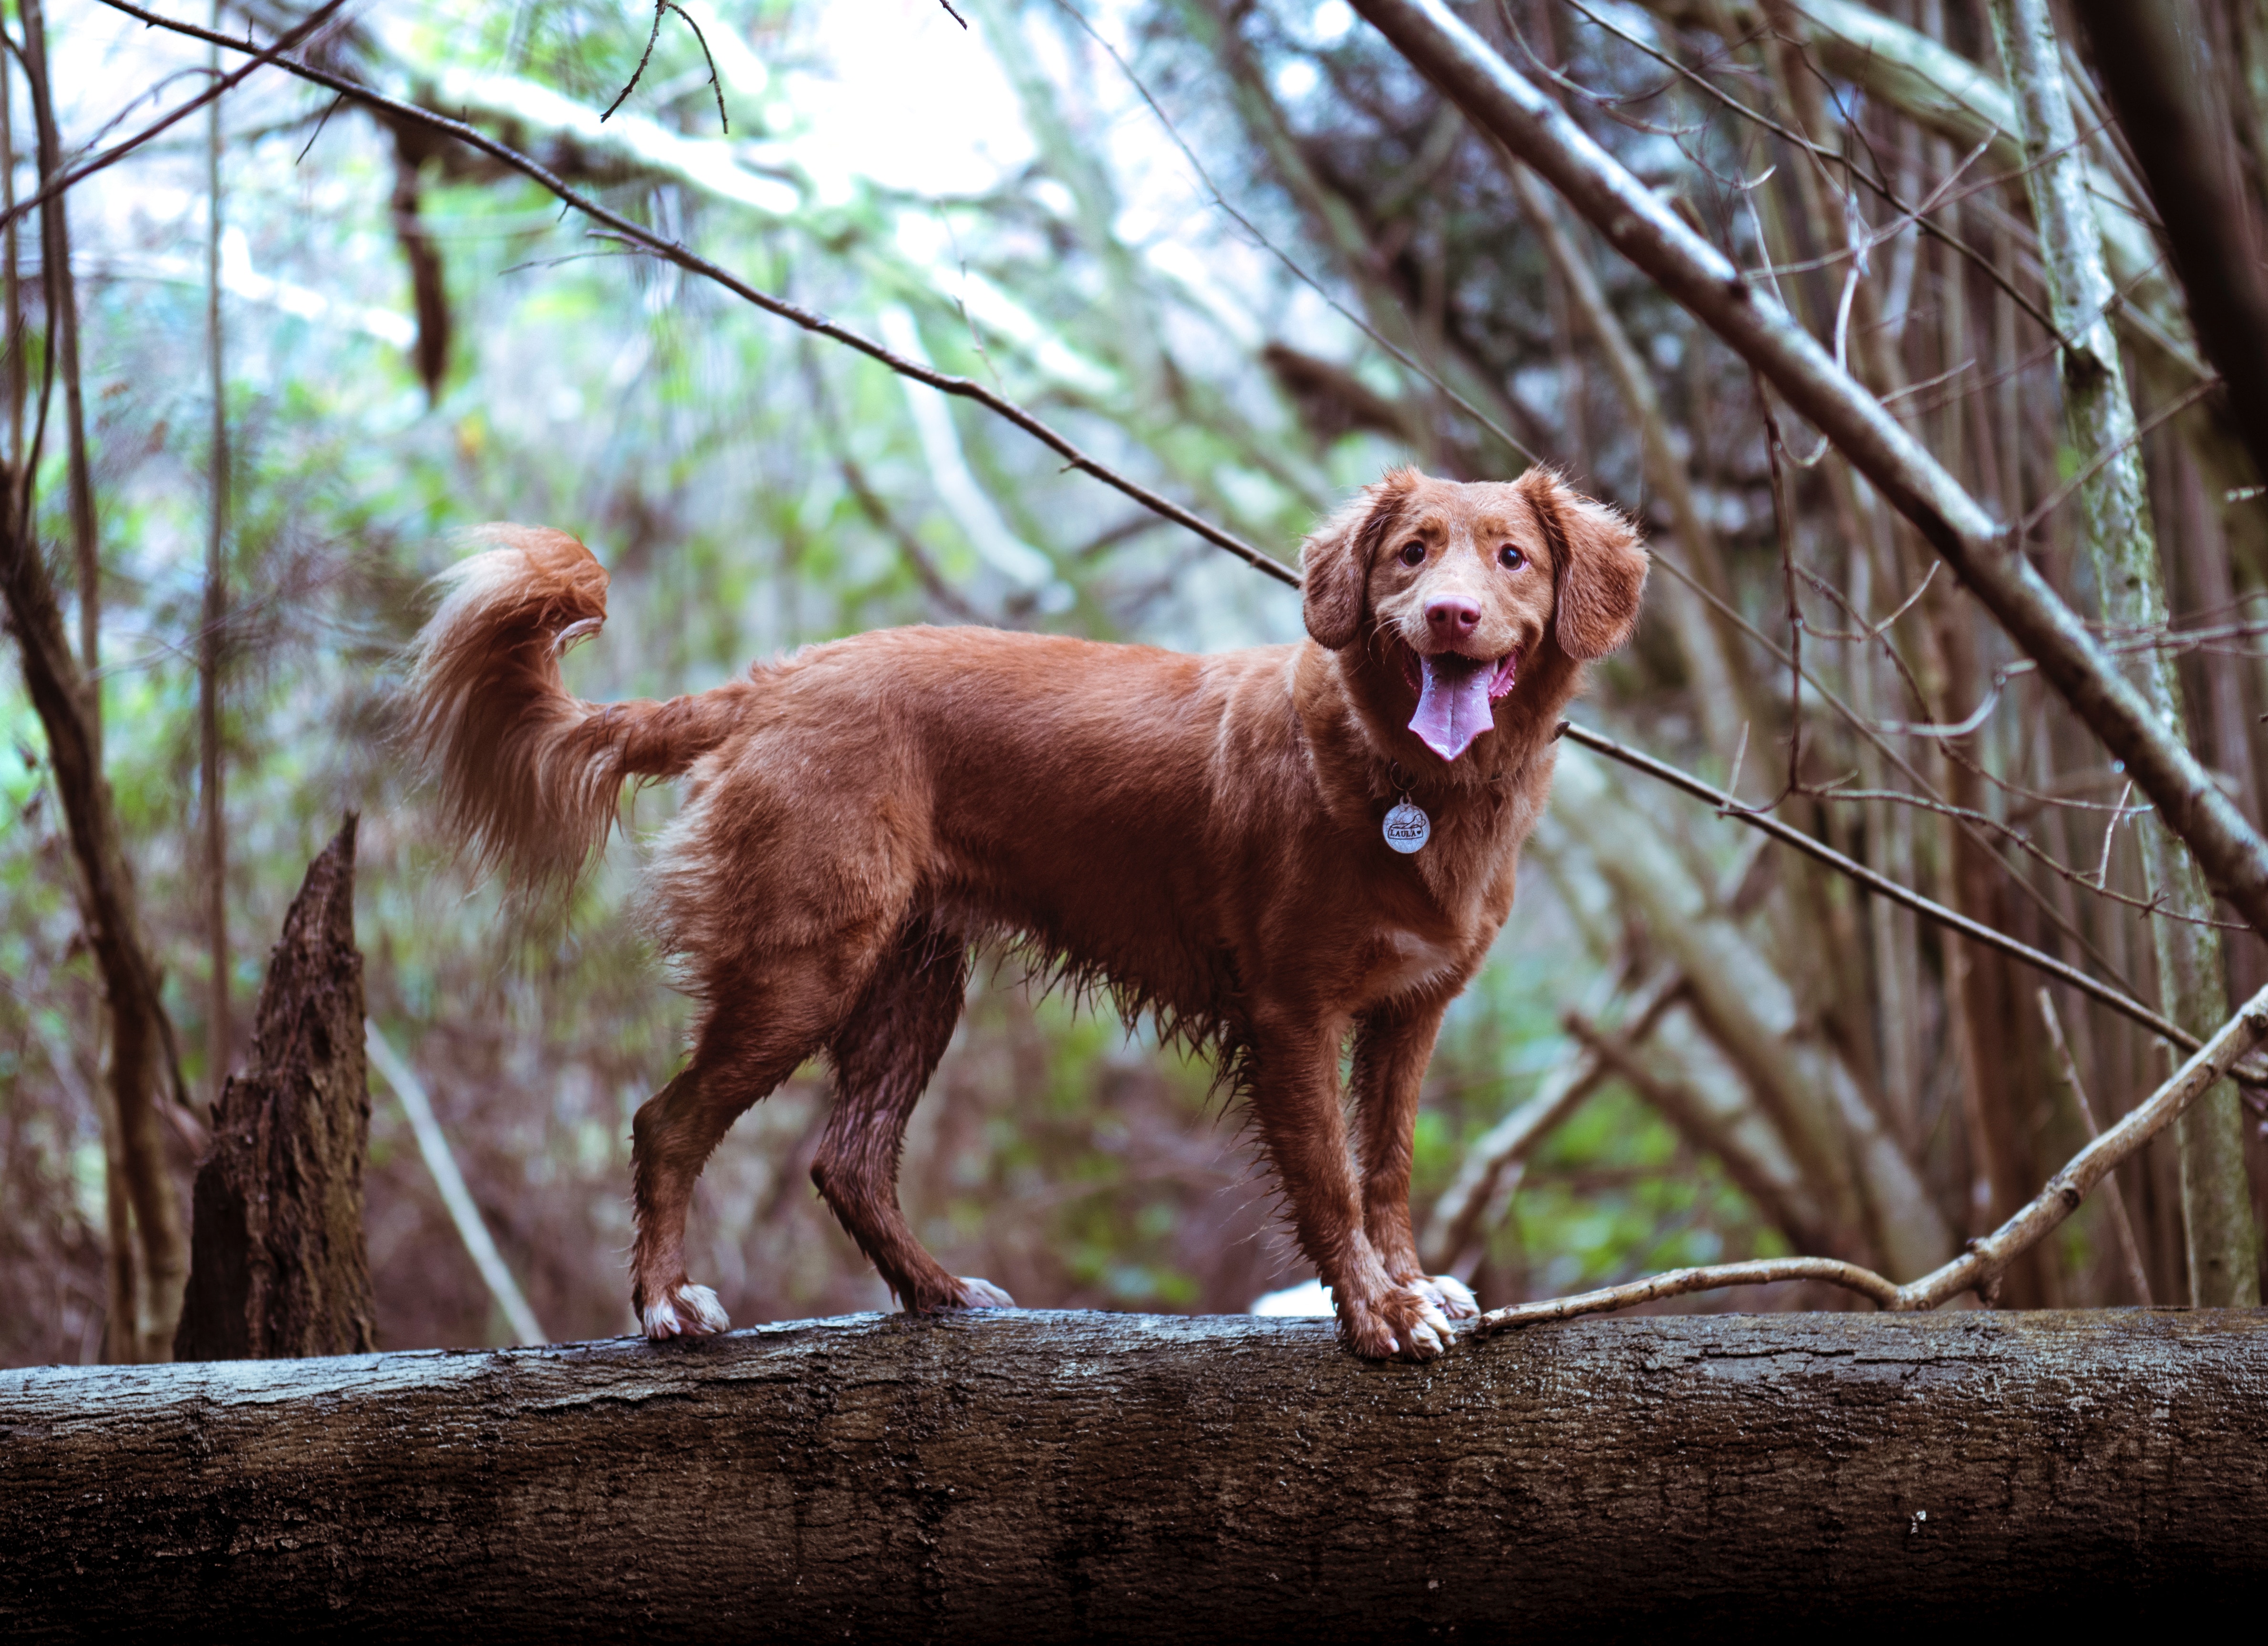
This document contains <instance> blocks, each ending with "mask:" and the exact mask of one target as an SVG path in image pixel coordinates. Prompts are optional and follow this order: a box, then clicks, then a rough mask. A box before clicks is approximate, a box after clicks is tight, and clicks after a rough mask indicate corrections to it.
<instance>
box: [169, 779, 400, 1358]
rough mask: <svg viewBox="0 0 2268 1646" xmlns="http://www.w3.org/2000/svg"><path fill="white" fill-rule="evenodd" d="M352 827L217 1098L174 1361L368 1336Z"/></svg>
mask: <svg viewBox="0 0 2268 1646" xmlns="http://www.w3.org/2000/svg"><path fill="white" fill-rule="evenodd" d="M355 825H356V818H355V816H354V814H353V813H351V812H350V813H348V815H347V819H346V822H345V823H344V825H343V826H342V827H341V828H340V830H339V832H338V834H337V835H336V836H335V837H334V838H333V840H332V841H331V843H330V844H329V845H328V846H327V847H325V848H324V849H323V850H322V852H321V854H320V856H317V857H316V859H315V861H314V862H313V863H310V864H309V865H308V867H307V876H306V880H305V881H303V882H302V883H301V885H300V887H299V895H298V897H297V898H296V899H294V900H292V904H291V913H289V914H288V915H285V916H284V935H283V937H281V938H280V939H278V940H277V942H276V947H275V949H274V950H273V951H272V952H270V953H269V958H268V979H267V981H266V982H265V983H264V984H262V985H261V990H260V1013H259V1019H258V1022H257V1024H256V1025H255V1027H254V1032H253V1044H252V1057H251V1060H250V1062H249V1064H248V1066H247V1068H246V1069H245V1071H244V1072H243V1073H242V1074H240V1075H235V1076H232V1077H230V1079H229V1082H228V1084H227V1085H226V1087H225V1088H224V1089H223V1091H222V1092H221V1098H220V1102H219V1103H218V1105H217V1106H216V1107H215V1109H214V1112H213V1116H212V1145H211V1147H210V1149H209V1150H207V1151H206V1154H205V1157H204V1161H203V1164H202V1165H199V1166H198V1168H197V1180H196V1188H195V1194H194V1197H193V1200H192V1202H191V1209H190V1226H189V1243H190V1249H189V1286H188V1296H187V1297H186V1298H185V1299H184V1300H183V1303H182V1307H181V1323H180V1328H179V1329H178V1330H177V1331H176V1332H175V1333H174V1334H173V1358H174V1359H176V1360H274V1359H288V1358H295V1357H298V1356H309V1355H350V1354H356V1353H360V1352H364V1351H367V1350H368V1349H370V1348H372V1347H373V1345H374V1343H375V1339H374V1338H373V1336H372V1326H371V1291H370V1260H369V1254H368V1247H367V1246H366V1244H365V1239H364V1235H363V1199H362V1178H363V1162H364V1160H365V1157H367V1156H368V1155H369V1153H370V1075H369V1070H368V1068H367V1067H366V1065H365V1062H364V1054H363V995H362V955H361V953H360V952H359V951H357V949H356V947H355V940H354V858H355Z"/></svg>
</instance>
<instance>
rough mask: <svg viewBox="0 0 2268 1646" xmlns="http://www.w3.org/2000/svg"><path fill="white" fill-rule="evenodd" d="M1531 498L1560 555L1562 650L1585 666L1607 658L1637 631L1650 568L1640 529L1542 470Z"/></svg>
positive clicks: (1557, 623)
mask: <svg viewBox="0 0 2268 1646" xmlns="http://www.w3.org/2000/svg"><path fill="white" fill-rule="evenodd" d="M1528 496H1530V497H1531V498H1532V499H1533V500H1534V501H1535V509H1536V512H1537V513H1539V514H1541V515H1542V516H1543V520H1544V525H1545V527H1546V529H1547V530H1549V531H1550V534H1551V538H1552V541H1553V543H1554V544H1555V546H1556V547H1557V548H1558V550H1559V554H1558V556H1557V558H1558V561H1559V565H1558V576H1557V585H1558V586H1557V606H1556V609H1555V612H1554V614H1553V618H1552V626H1553V629H1554V631H1555V633H1556V634H1557V637H1558V641H1559V650H1562V651H1564V652H1565V653H1566V654H1567V655H1568V656H1569V657H1571V658H1580V660H1582V661H1584V662H1586V663H1587V662H1590V661H1591V660H1592V659H1594V658H1603V657H1605V656H1606V655H1607V654H1608V653H1609V652H1610V651H1613V650H1616V649H1617V648H1618V647H1620V646H1621V645H1622V643H1624V641H1626V640H1628V639H1629V638H1630V637H1631V630H1632V629H1633V628H1637V627H1638V599H1639V597H1640V596H1641V595H1643V594H1644V593H1645V592H1646V549H1645V547H1644V546H1643V545H1641V544H1640V543H1639V541H1638V529H1637V528H1636V527H1635V526H1633V525H1631V522H1630V520H1629V518H1628V517H1626V516H1625V515H1624V514H1623V513H1622V511H1619V510H1616V509H1610V508H1609V507H1607V505H1606V504H1604V503H1594V502H1593V501H1592V500H1591V499H1590V498H1588V497H1586V496H1581V495H1580V493H1577V492H1574V491H1571V490H1569V489H1567V487H1565V485H1563V484H1561V483H1560V481H1559V480H1558V479H1557V477H1556V476H1554V475H1550V474H1542V473H1540V472H1539V473H1538V474H1537V478H1536V482H1535V484H1534V485H1533V486H1532V487H1530V489H1529V490H1528Z"/></svg>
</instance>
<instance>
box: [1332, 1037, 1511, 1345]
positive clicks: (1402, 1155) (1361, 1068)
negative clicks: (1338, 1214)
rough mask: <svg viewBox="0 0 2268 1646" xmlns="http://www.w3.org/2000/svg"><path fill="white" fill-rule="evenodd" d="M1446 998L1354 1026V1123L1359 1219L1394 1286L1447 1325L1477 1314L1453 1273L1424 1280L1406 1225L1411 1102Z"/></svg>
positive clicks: (1414, 1105)
mask: <svg viewBox="0 0 2268 1646" xmlns="http://www.w3.org/2000/svg"><path fill="white" fill-rule="evenodd" d="M1450 998H1451V996H1442V997H1441V998H1440V999H1438V1000H1430V1001H1420V1002H1415V1003H1408V1004H1396V1005H1392V1006H1385V1007H1381V1008H1380V1009H1379V1010H1376V1011H1373V1012H1371V1013H1369V1014H1368V1015H1366V1017H1364V1018H1362V1019H1361V1020H1360V1021H1359V1023H1358V1024H1357V1025H1356V1028H1355V1041H1354V1069H1353V1076H1352V1084H1353V1087H1354V1106H1355V1122H1356V1127H1357V1136H1358V1139H1359V1143H1360V1148H1361V1155H1362V1220H1363V1227H1364V1230H1365V1231H1366V1232H1367V1233H1368V1234H1369V1236H1370V1243H1371V1245H1372V1246H1374V1247H1376V1248H1377V1250H1378V1255H1379V1257H1380V1259H1381V1260H1382V1261H1383V1262H1384V1263H1385V1265H1386V1272H1387V1274H1388V1276H1389V1277H1390V1278H1391V1279H1392V1280H1393V1281H1394V1282H1395V1284H1396V1285H1401V1286H1409V1287H1412V1288H1415V1289H1416V1290H1418V1291H1419V1292H1422V1293H1424V1294H1425V1297H1428V1298H1429V1299H1431V1300H1432V1304H1433V1305H1434V1306H1435V1307H1436V1308H1438V1309H1439V1310H1440V1312H1442V1314H1444V1315H1445V1316H1447V1318H1448V1319H1451V1320H1469V1319H1473V1318H1474V1317H1475V1316H1476V1315H1477V1314H1479V1313H1480V1306H1479V1304H1477V1303H1476V1302H1475V1301H1474V1298H1473V1294H1472V1291H1471V1290H1470V1289H1469V1288H1468V1287H1467V1286H1466V1285H1465V1283H1464V1282H1462V1281H1461V1280H1459V1279H1458V1278H1457V1277H1456V1276H1455V1275H1428V1274H1426V1273H1425V1267H1424V1265H1423V1264H1422V1263H1421V1262H1420V1261H1419V1260H1418V1239H1417V1237H1416V1235H1415V1234H1413V1233H1412V1232H1411V1231H1410V1141H1411V1138H1412V1136H1413V1135H1415V1133H1416V1131H1417V1129H1418V1093H1419V1091H1420V1090H1421V1088H1422V1087H1423V1086H1424V1084H1425V1066H1426V1065H1427V1064H1428V1063H1430V1062H1432V1059H1433V1041H1434V1040H1435V1038H1436V1037H1437V1036H1439V1035H1440V1032H1441V1015H1442V1013H1443V1012H1444V1011H1446V1010H1447V1009H1448V1003H1449V1000H1450Z"/></svg>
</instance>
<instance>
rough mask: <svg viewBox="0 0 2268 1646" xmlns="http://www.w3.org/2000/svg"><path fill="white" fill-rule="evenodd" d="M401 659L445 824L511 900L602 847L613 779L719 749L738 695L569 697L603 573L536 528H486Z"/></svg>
mask: <svg viewBox="0 0 2268 1646" xmlns="http://www.w3.org/2000/svg"><path fill="white" fill-rule="evenodd" d="M475 539H476V540H478V541H481V542H482V543H485V544H487V545H489V547H486V548H484V549H483V550H482V552H481V553H479V554H477V555H472V556H471V557H469V558H468V559H467V560H465V561H463V562H460V563H459V564H457V565H455V566H453V567H452V568H450V569H449V570H447V571H446V572H444V573H443V574H442V575H441V577H440V578H439V579H438V581H439V583H440V584H442V586H443V587H444V588H445V589H446V591H447V592H446V595H445V596H444V598H443V599H442V601H441V604H440V606H438V608H437V609H436V610H435V612H434V614H433V615H432V617H431V619H430V620H428V621H427V622H426V624H425V627H424V628H423V629H421V630H420V631H419V632H418V636H417V639H416V643H415V644H414V645H413V646H412V648H411V651H410V679H409V737H410V739H411V741H412V743H413V744H414V745H415V746H416V750H417V752H418V753H419V754H420V755H422V757H423V761H424V763H425V766H426V768H427V770H428V772H429V774H430V775H431V777H432V779H433V781H434V783H435V784H436V786H437V787H438V790H439V791H440V811H441V817H442V820H443V822H444V824H445V826H446V827H447V828H448V829H449V831H450V832H451V833H452V834H453V835H454V836H455V837H456V839H457V840H458V841H460V843H461V844H462V845H463V846H464V847H465V848H466V849H468V851H469V853H470V854H471V856H473V857H474V859H475V862H476V863H478V865H479V866H480V867H481V868H482V869H483V870H488V869H501V870H502V871H504V873H505V875H506V876H507V877H508V878H509V879H510V881H511V883H512V885H514V886H515V887H516V888H518V889H521V890H534V889H539V888H542V887H546V886H556V885H562V884H564V883H566V882H570V881H571V880H572V879H573V878H575V877H576V876H577V875H578V873H580V872H581V871H582V870H583V868H584V867H585V864H587V863H589V862H590V860H591V858H592V857H593V856H594V855H595V854H596V853H597V852H598V850H599V849H600V847H601V846H603V845H604V844H605V843H606V839H607V834H608V830H609V829H610V828H611V827H612V826H613V824H614V820H615V807H616V805H617V803H618V802H619V800H620V798H621V795H622V784H623V783H624V782H625V781H626V780H628V779H630V778H632V777H647V778H653V777H674V776H675V775H678V774H679V773H681V772H682V771H684V770H686V769H687V768H689V767H690V766H691V765H692V764H693V762H694V761H696V760H698V759H699V758H700V757H701V756H702V755H703V754H705V753H708V752H709V751H710V750H711V749H713V748H715V747H716V746H718V744H719V743H721V742H722V741H724V739H725V736H726V735H727V734H728V733H729V732H730V731H731V730H732V726H733V720H734V718H735V717H736V715H737V713H738V711H739V709H740V702H738V700H739V698H740V696H741V694H744V693H745V692H746V690H747V687H746V686H745V685H739V684H735V685H729V686H725V687H718V689H717V690H715V691H712V692H707V693H703V694H701V695H699V696H696V697H678V698H673V699H672V700H671V701H669V702H666V703H657V702H627V703H610V704H606V705H603V706H602V705H600V704H597V703H586V702H582V701H580V700H579V699H578V698H574V697H571V696H570V695H568V694H567V690H566V687H565V685H564V683H563V680H561V678H560V673H559V657H560V654H561V653H562V652H563V651H564V650H566V648H567V647H568V645H569V644H571V643H573V642H574V641H577V640H579V639H581V638H582V637H583V636H586V635H591V634H595V633H596V632H598V630H599V628H600V626H601V625H603V624H604V623H605V622H606V621H607V573H606V569H605V568H603V567H601V566H600V564H599V562H598V561H597V559H596V558H595V557H594V556H593V555H592V553H591V551H590V550H589V549H587V548H585V547H584V546H583V545H582V544H581V543H580V542H578V541H577V540H575V539H574V538H572V537H570V536H569V535H568V534H567V533H564V532H556V531H552V530H550V529H549V527H545V526H528V525H490V526H483V527H482V528H480V529H479V531H478V532H477V533H475Z"/></svg>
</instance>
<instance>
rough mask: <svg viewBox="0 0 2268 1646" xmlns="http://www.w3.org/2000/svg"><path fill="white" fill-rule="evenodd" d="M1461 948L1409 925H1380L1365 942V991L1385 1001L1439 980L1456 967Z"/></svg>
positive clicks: (1368, 995) (1369, 995) (1368, 996)
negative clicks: (1368, 940) (1369, 939)
mask: <svg viewBox="0 0 2268 1646" xmlns="http://www.w3.org/2000/svg"><path fill="white" fill-rule="evenodd" d="M1461 958H1462V944H1454V943H1449V942H1446V941H1444V940H1442V939H1441V938H1440V937H1437V936H1428V935H1427V934H1426V933H1425V932H1421V931H1417V930H1412V929H1410V927H1407V926H1401V925H1391V924H1389V925H1384V926H1381V927H1380V928H1379V930H1378V931H1377V932H1376V934H1375V935H1374V936H1373V937H1372V939H1371V941H1370V942H1369V943H1368V944H1366V945H1365V952H1364V959H1365V960H1366V966H1364V970H1363V979H1362V983H1363V988H1362V992H1363V994H1364V995H1365V996H1366V997H1367V998H1368V999H1370V1000H1385V999H1390V998H1392V997H1393V996H1396V995H1404V994H1408V993H1410V991H1411V990H1413V989H1417V988H1422V987H1424V986H1425V985H1426V984H1428V983H1432V982H1436V981H1439V980H1440V979H1441V978H1442V977H1444V976H1445V975H1447V974H1449V973H1451V972H1453V971H1454V970H1455V969H1456V966H1457V964H1458V961H1459V960H1460V959H1461Z"/></svg>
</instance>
